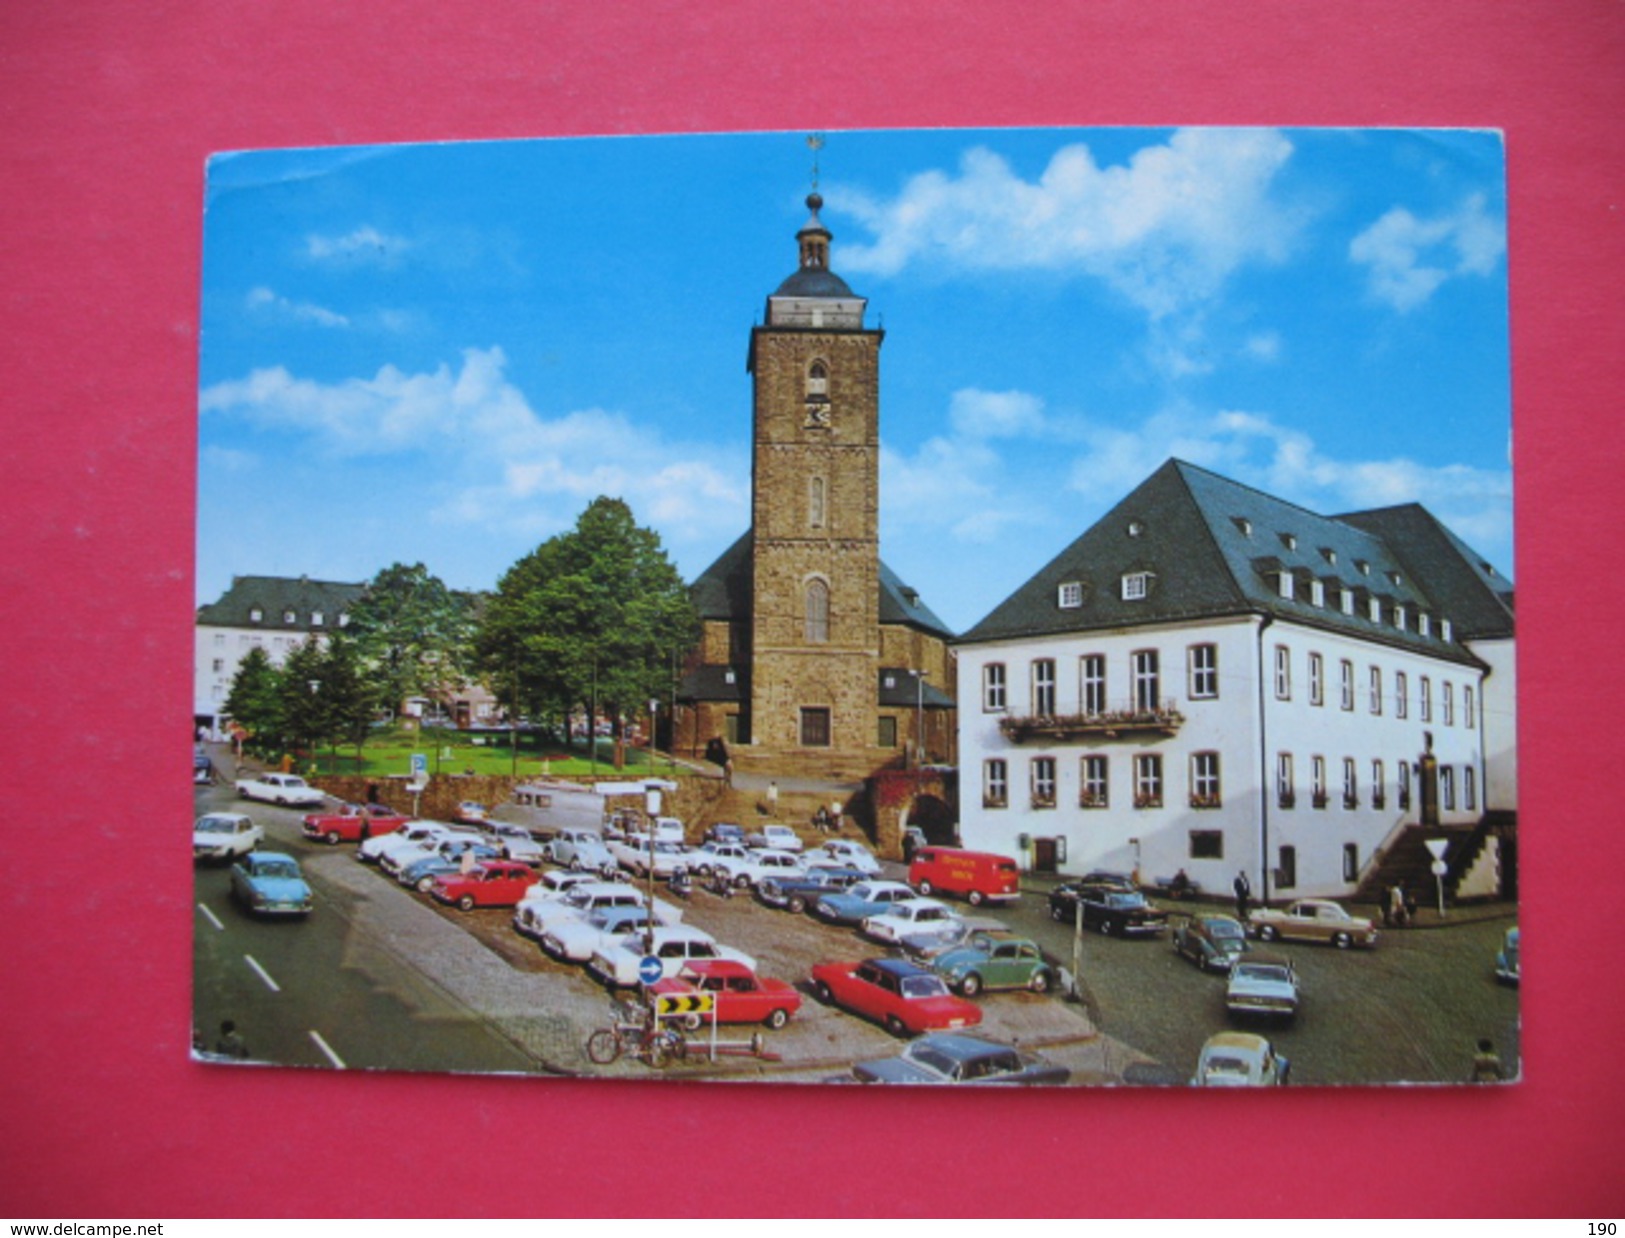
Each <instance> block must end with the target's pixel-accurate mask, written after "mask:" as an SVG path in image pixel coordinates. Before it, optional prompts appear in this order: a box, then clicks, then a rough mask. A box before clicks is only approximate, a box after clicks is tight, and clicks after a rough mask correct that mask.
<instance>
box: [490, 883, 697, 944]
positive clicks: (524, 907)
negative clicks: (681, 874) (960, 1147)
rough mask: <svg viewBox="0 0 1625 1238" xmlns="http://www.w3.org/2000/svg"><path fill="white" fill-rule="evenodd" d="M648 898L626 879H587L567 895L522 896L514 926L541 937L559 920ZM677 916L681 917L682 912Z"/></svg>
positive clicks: (528, 935)
mask: <svg viewBox="0 0 1625 1238" xmlns="http://www.w3.org/2000/svg"><path fill="white" fill-rule="evenodd" d="M647 901H648V900H647V898H646V896H645V895H644V893H643V891H642V890H640V889H638V888H637V887H636V886H632V885H628V884H626V883H625V882H623V881H587V882H582V883H581V884H580V885H575V886H571V887H570V889H569V890H568V891H567V892H566V893H565V895H564V897H563V898H522V899H520V900H519V904H518V906H517V907H515V908H514V913H513V926H514V928H515V929H516V930H517V931H518V932H519V933H521V934H523V935H524V936H526V937H533V938H535V939H536V940H537V941H540V940H541V939H542V935H543V934H544V933H546V932H547V930H548V929H549V928H551V927H552V926H553V925H555V924H559V923H562V922H563V921H565V920H580V919H584V918H585V917H586V916H588V915H591V914H592V913H593V912H595V911H598V910H599V909H601V908H604V907H642V906H643V905H644V904H645V903H646V902H647ZM676 919H678V920H681V919H682V916H681V914H680V913H679V914H678V915H677V916H676Z"/></svg>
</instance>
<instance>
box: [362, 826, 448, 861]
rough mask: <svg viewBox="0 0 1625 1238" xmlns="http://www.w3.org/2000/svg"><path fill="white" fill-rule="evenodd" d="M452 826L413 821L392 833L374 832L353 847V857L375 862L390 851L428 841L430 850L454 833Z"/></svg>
mask: <svg viewBox="0 0 1625 1238" xmlns="http://www.w3.org/2000/svg"><path fill="white" fill-rule="evenodd" d="M456 832H457V831H456V828H455V827H454V826H450V825H447V824H446V823H445V822H444V821H414V822H413V823H412V824H411V825H408V826H406V827H405V828H404V829H400V830H396V831H395V832H394V833H392V834H374V835H373V836H372V837H371V838H369V839H367V841H366V842H364V843H362V844H361V845H360V846H359V847H357V848H356V849H355V858H356V859H358V860H360V861H361V862H362V863H363V864H377V863H378V862H379V861H380V860H382V859H383V858H384V857H385V856H386V855H388V854H389V853H390V852H392V851H396V850H404V849H405V848H408V847H416V846H418V845H420V844H422V843H428V844H429V848H430V849H431V850H432V849H433V848H434V846H435V844H436V843H438V842H440V841H441V840H442V839H445V838H450V837H451V836H452V835H453V834H454V833H456Z"/></svg>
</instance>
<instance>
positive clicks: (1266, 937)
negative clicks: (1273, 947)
mask: <svg viewBox="0 0 1625 1238" xmlns="http://www.w3.org/2000/svg"><path fill="white" fill-rule="evenodd" d="M1258 940H1259V941H1274V940H1275V926H1274V925H1273V924H1264V925H1260V926H1259V929H1258Z"/></svg>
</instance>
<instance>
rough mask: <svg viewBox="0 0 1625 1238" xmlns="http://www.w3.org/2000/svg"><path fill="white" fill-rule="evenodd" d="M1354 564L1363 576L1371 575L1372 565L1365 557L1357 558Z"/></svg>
mask: <svg viewBox="0 0 1625 1238" xmlns="http://www.w3.org/2000/svg"><path fill="white" fill-rule="evenodd" d="M1354 566H1355V568H1356V569H1357V570H1358V571H1359V573H1360V575H1362V576H1369V575H1371V565H1370V564H1369V563H1367V562H1366V561H1365V560H1364V559H1356V560H1355V561H1354Z"/></svg>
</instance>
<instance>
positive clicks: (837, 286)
mask: <svg viewBox="0 0 1625 1238" xmlns="http://www.w3.org/2000/svg"><path fill="white" fill-rule="evenodd" d="M773 295H774V296H776V297H839V298H841V299H842V300H847V301H851V300H855V299H857V294H856V293H855V292H853V291H852V289H851V288H849V287H848V286H847V283H846V281H845V280H844V279H842V278H841V277H840V276H839V275H837V274H835V272H834V271H831V270H827V269H825V268H823V267H803V268H801V269H800V270H798V271H796V272H795V274H793V275H791V276H790V277H789V278H787V279H786V280H785V281H784V282H783V283H782V284H780V285H779V287H778V291H776V292H775V293H774V294H773Z"/></svg>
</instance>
